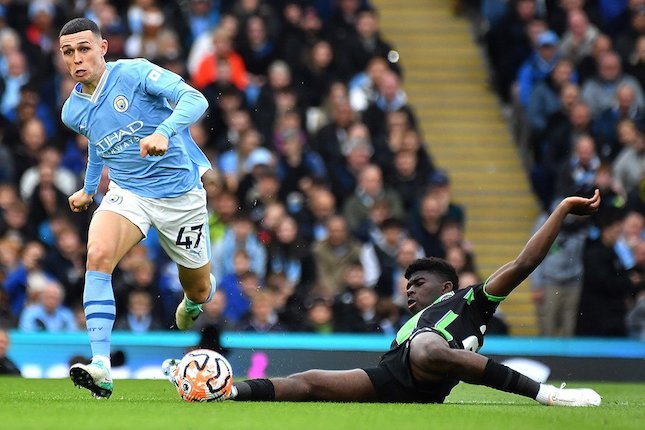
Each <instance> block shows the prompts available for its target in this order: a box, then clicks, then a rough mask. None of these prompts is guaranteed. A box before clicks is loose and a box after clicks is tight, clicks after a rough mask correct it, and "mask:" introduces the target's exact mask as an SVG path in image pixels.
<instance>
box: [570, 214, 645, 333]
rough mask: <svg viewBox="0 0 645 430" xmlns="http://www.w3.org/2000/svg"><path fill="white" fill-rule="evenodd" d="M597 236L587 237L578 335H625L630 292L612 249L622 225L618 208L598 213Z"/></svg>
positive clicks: (626, 274)
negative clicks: (598, 232)
mask: <svg viewBox="0 0 645 430" xmlns="http://www.w3.org/2000/svg"><path fill="white" fill-rule="evenodd" d="M597 224H598V227H599V228H600V236H599V237H598V238H597V239H590V240H588V241H587V243H586V245H585V249H584V254H583V264H584V276H583V284H582V293H581V296H580V307H579V313H578V321H577V325H576V335H578V336H619V337H622V336H626V335H627V330H626V327H625V316H626V313H627V308H626V304H625V303H626V300H627V298H628V297H629V295H630V293H631V292H632V282H631V280H630V278H629V273H628V271H627V268H626V267H624V266H622V264H621V263H620V259H619V258H618V255H617V254H616V251H615V250H614V245H615V244H616V241H617V240H618V238H619V237H620V234H621V232H622V228H623V213H622V211H621V210H620V209H612V208H607V209H604V211H602V212H601V213H599V214H598V217H597Z"/></svg>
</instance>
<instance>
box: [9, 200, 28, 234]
mask: <svg viewBox="0 0 645 430" xmlns="http://www.w3.org/2000/svg"><path fill="white" fill-rule="evenodd" d="M28 214H29V212H28V208H27V205H26V204H25V203H23V201H22V200H16V201H13V202H11V203H8V204H7V207H6V208H4V210H3V211H2V224H3V225H4V227H3V229H2V231H3V232H4V234H5V236H8V237H12V238H14V239H16V240H17V241H18V242H20V243H22V242H24V241H26V240H27V239H30V238H31V237H30V236H31V233H32V231H31V229H30V228H29V227H30V226H29V225H28V224H27V220H28V219H27V218H28Z"/></svg>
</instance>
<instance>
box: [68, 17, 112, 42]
mask: <svg viewBox="0 0 645 430" xmlns="http://www.w3.org/2000/svg"><path fill="white" fill-rule="evenodd" d="M86 30H90V31H91V32H92V33H93V34H94V35H95V36H96V37H98V38H99V39H102V38H103V36H102V35H101V30H100V29H99V26H98V25H96V23H95V22H94V21H92V20H91V19H87V18H74V19H72V20H71V21H68V22H67V24H65V25H64V26H63V28H61V30H60V33H58V37H59V38H60V37H61V36H66V35H68V34H75V33H80V32H81V31H86Z"/></svg>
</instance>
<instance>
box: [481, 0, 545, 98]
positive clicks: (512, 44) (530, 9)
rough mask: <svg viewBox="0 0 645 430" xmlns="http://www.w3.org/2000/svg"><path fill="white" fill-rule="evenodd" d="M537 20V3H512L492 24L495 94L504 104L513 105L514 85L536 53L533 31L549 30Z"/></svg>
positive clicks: (528, 0)
mask: <svg viewBox="0 0 645 430" xmlns="http://www.w3.org/2000/svg"><path fill="white" fill-rule="evenodd" d="M536 18H538V14H537V10H536V7H535V1H534V0H518V1H515V2H513V3H512V4H511V3H508V4H507V5H506V7H505V12H504V14H503V16H502V17H501V18H500V20H499V21H498V22H496V23H492V24H491V26H490V29H489V30H488V31H487V33H486V35H485V40H486V48H487V53H488V57H489V58H490V61H491V66H492V68H493V81H494V86H495V90H496V91H497V93H498V95H499V97H500V98H501V100H502V102H504V103H509V102H510V101H511V94H510V93H511V84H512V83H513V81H514V80H515V77H516V76H517V71H518V70H519V68H520V66H521V65H522V63H523V62H524V60H526V59H527V58H528V57H529V55H530V54H531V52H532V50H533V46H532V41H531V38H530V33H531V30H530V27H534V28H535V27H538V26H539V28H540V30H541V31H543V30H546V24H545V23H544V22H543V21H539V20H536Z"/></svg>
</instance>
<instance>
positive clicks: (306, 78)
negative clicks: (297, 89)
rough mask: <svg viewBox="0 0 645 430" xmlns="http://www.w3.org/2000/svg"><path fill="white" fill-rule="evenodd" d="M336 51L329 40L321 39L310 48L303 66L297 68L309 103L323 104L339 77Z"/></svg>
mask: <svg viewBox="0 0 645 430" xmlns="http://www.w3.org/2000/svg"><path fill="white" fill-rule="evenodd" d="M334 60H335V59H334V51H333V49H332V47H331V44H330V43H329V42H328V41H327V40H319V41H317V42H315V43H314V44H313V46H311V48H309V50H308V51H307V55H306V59H305V61H304V64H303V65H302V67H300V69H299V70H297V76H298V81H299V82H300V86H301V87H303V88H305V89H306V92H305V93H306V94H305V98H306V102H307V105H309V106H313V107H317V106H321V105H322V103H323V101H324V99H325V96H326V95H327V93H328V92H329V88H330V87H331V84H332V83H333V82H335V81H337V80H338V79H339V76H338V70H337V64H336V62H335V61H334Z"/></svg>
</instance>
